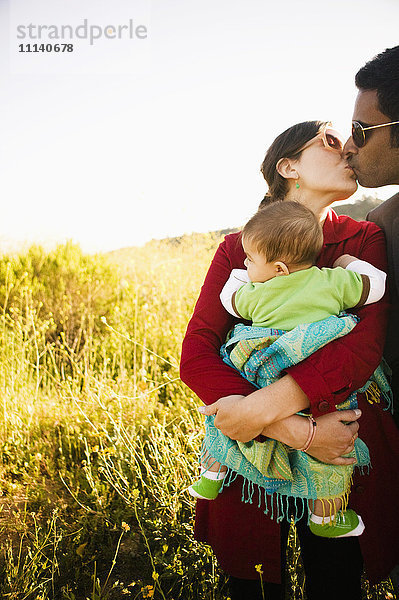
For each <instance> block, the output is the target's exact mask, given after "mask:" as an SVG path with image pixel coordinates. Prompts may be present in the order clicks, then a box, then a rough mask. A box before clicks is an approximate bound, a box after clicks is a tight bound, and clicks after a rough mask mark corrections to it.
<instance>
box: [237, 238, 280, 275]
mask: <svg viewBox="0 0 399 600" xmlns="http://www.w3.org/2000/svg"><path fill="white" fill-rule="evenodd" d="M242 246H243V248H244V252H245V254H246V255H247V258H246V259H245V261H244V265H245V266H246V268H247V271H248V277H249V278H250V280H251V281H252V283H264V282H265V281H269V279H273V277H276V275H279V272H278V270H276V263H275V262H274V261H273V262H266V260H265V259H264V257H263V256H262V255H261V254H259V252H257V251H256V250H255V248H254V247H253V246H252V245H251V243H250V242H248V241H246V240H244V239H243V241H242Z"/></svg>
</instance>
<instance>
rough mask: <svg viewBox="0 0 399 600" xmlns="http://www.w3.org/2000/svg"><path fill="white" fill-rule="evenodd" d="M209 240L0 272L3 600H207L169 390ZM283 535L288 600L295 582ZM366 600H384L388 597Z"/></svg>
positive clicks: (70, 252)
mask: <svg viewBox="0 0 399 600" xmlns="http://www.w3.org/2000/svg"><path fill="white" fill-rule="evenodd" d="M217 243H218V236H217V235H216V234H215V235H212V234H208V235H192V236H184V237H183V238H181V239H179V240H170V241H162V242H156V241H153V242H150V243H148V244H147V245H146V246H144V247H143V248H137V249H126V250H121V251H118V252H114V253H111V254H109V255H96V256H91V255H85V254H83V253H82V252H81V250H80V249H79V247H77V246H74V245H72V244H66V245H63V246H59V247H58V248H57V249H55V250H53V251H51V252H45V251H43V250H42V249H41V248H39V247H32V248H31V249H30V250H29V251H28V252H25V253H24V254H21V255H19V256H3V257H2V258H0V337H1V343H0V390H1V401H0V412H1V416H0V451H1V452H0V480H1V497H0V539H1V554H0V597H1V598H4V599H7V600H8V599H9V600H48V599H64V600H86V599H90V600H99V599H104V600H105V599H109V600H112V599H119V598H131V599H132V600H133V599H137V600H141V599H144V598H156V599H160V598H162V599H168V600H172V599H174V600H178V599H183V600H202V599H203V600H205V599H206V600H208V599H209V600H211V599H213V600H218V599H222V598H226V597H227V592H226V590H225V584H224V578H223V576H222V575H221V574H220V572H219V570H218V567H217V565H216V562H215V560H214V559H213V557H212V554H211V552H210V551H209V549H208V548H207V547H205V546H203V545H200V544H198V543H196V542H195V541H194V540H193V509H194V502H193V500H192V499H191V497H189V496H187V495H186V494H183V493H182V490H184V488H185V487H186V486H187V485H188V482H189V481H190V480H191V478H192V474H193V472H194V471H195V468H196V463H197V453H198V450H199V445H200V441H201V437H202V422H201V419H200V415H199V414H198V412H197V410H196V406H197V405H198V399H196V398H195V397H194V395H193V394H192V393H191V392H190V391H189V390H188V389H187V388H186V387H185V386H184V385H183V384H182V383H181V381H180V380H179V374H178V363H179V352H180V346H181V341H182V337H183V335H184V331H185V327H186V324H187V321H188V319H189V316H190V314H191V312H192V309H193V305H194V302H195V299H196V297H197V295H198V292H199V289H200V286H201V283H202V280H203V277H204V274H205V271H206V269H207V266H208V264H209V262H210V259H211V256H212V254H213V252H214V250H215V248H216V246H217ZM294 537H295V532H294V531H293V532H292V536H291V544H290V549H289V553H290V559H289V573H290V577H291V592H290V595H289V597H290V598H292V599H295V598H298V599H300V598H302V597H303V574H302V570H301V567H300V564H299V556H298V549H297V546H296V543H295V539H294ZM364 589H365V598H375V599H377V598H381V599H382V598H392V597H393V595H392V592H391V588H390V584H388V583H387V584H382V585H381V586H379V588H378V589H373V590H370V589H369V588H368V587H367V584H366V583H365V588H364Z"/></svg>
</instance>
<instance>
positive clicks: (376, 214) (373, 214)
mask: <svg viewBox="0 0 399 600" xmlns="http://www.w3.org/2000/svg"><path fill="white" fill-rule="evenodd" d="M395 216H398V217H399V193H398V194H395V195H394V196H392V197H391V198H388V200H385V201H384V202H382V203H381V204H380V205H379V206H377V207H376V208H373V210H371V211H370V212H369V214H368V215H367V220H369V221H374V223H377V225H379V224H380V223H383V222H384V221H386V220H387V219H392V218H394V217H395Z"/></svg>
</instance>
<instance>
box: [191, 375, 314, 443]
mask: <svg viewBox="0 0 399 600" xmlns="http://www.w3.org/2000/svg"><path fill="white" fill-rule="evenodd" d="M308 406H309V400H308V398H307V396H306V395H305V394H304V393H303V391H302V390H301V388H300V387H299V385H298V384H297V383H296V382H295V380H294V379H293V378H292V377H291V375H284V377H282V378H281V379H279V380H278V381H275V382H274V383H272V384H271V385H268V386H267V387H264V388H261V389H260V390H256V391H255V392H252V394H249V395H248V396H234V395H233V396H225V397H223V398H219V400H217V401H216V402H214V403H213V404H210V405H209V406H205V407H202V409H201V412H202V413H203V414H204V415H216V417H215V426H216V427H218V428H219V429H220V431H221V432H222V433H224V435H227V437H229V438H230V439H231V440H237V441H239V442H249V441H250V440H253V439H254V438H256V437H257V436H258V435H259V434H260V433H262V431H263V429H264V428H265V427H267V426H268V425H271V424H272V423H276V422H277V421H281V420H282V419H285V418H286V417H289V416H291V415H292V414H295V413H297V412H299V411H301V410H303V409H305V408H307V407H308Z"/></svg>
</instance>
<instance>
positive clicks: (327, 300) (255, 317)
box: [189, 201, 386, 537]
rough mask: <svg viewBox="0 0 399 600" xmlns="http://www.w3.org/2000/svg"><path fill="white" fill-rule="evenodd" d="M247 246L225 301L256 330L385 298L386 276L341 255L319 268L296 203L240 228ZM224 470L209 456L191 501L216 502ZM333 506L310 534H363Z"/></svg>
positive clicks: (317, 513) (313, 522) (313, 237)
mask: <svg viewBox="0 0 399 600" xmlns="http://www.w3.org/2000/svg"><path fill="white" fill-rule="evenodd" d="M242 245H243V248H244V251H245V254H246V259H245V261H244V265H245V266H246V270H245V269H233V271H232V272H231V275H230V277H229V279H228V281H227V283H226V284H225V286H224V288H223V290H222V292H221V294H220V299H221V302H222V304H223V306H224V307H225V309H226V310H227V311H228V312H229V313H231V314H232V315H234V316H235V317H238V318H242V319H246V320H250V321H252V325H253V326H255V327H265V328H275V329H279V330H284V331H290V330H292V329H294V328H295V327H297V326H298V325H300V324H304V323H314V322H316V321H321V320H323V319H327V318H328V317H331V316H332V315H339V313H341V311H344V310H346V309H349V308H355V307H356V308H357V307H360V306H363V305H364V304H370V303H372V302H376V301H378V300H379V299H380V298H381V297H382V296H383V294H384V291H385V279H386V275H385V273H383V272H382V271H380V270H379V269H377V268H375V267H373V266H372V265H371V264H369V263H367V262H364V261H361V260H358V259H357V258H355V257H353V256H350V255H348V254H345V255H342V256H340V257H339V258H338V259H337V260H336V261H335V262H334V265H333V267H334V268H332V269H328V268H323V269H319V268H318V267H316V266H314V263H315V261H316V258H317V256H318V254H319V252H320V250H321V247H322V245H323V233H322V228H321V226H320V223H319V222H318V220H317V218H316V216H315V215H314V214H313V213H312V212H311V211H310V210H309V209H307V208H306V207H305V206H303V205H301V204H299V203H296V202H288V201H284V202H274V203H272V204H269V205H268V206H266V207H264V208H262V209H261V210H259V211H258V212H257V213H256V214H255V215H254V216H253V217H252V218H251V219H250V220H249V221H248V223H247V224H246V225H245V227H244V228H243V231H242ZM308 419H309V424H310V425H309V435H308V438H307V440H306V442H305V444H304V446H303V447H302V448H301V449H300V450H302V451H304V452H305V451H306V450H308V449H309V447H310V446H311V444H312V442H313V439H314V434H315V421H314V420H313V418H312V417H311V416H309V417H308ZM259 445H261V444H259ZM251 462H252V461H251ZM329 468H331V466H329ZM335 468H338V469H339V467H335ZM226 471H227V469H226V467H225V466H224V465H221V464H220V463H219V462H218V461H215V460H214V459H213V458H211V457H210V456H209V454H205V456H204V458H203V460H202V474H201V478H200V479H199V480H198V481H196V482H195V483H193V484H192V485H191V486H190V487H189V492H190V494H191V495H193V496H195V497H197V498H203V499H208V500H212V499H215V498H216V497H217V495H218V493H219V490H220V488H221V487H222V483H223V479H224V476H225V474H226ZM328 502H329V508H330V511H329V512H330V516H326V507H325V501H322V500H318V499H316V500H313V501H311V500H310V501H309V509H310V511H311V515H310V521H309V525H310V529H311V530H312V532H313V533H314V534H316V535H319V536H322V537H349V536H357V535H361V533H362V532H363V530H364V524H363V521H362V519H361V517H360V516H359V515H357V514H356V513H355V512H354V511H353V510H346V511H343V510H342V498H335V499H332V500H329V501H328ZM327 524H329V525H330V526H329V527H326V525H327Z"/></svg>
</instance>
